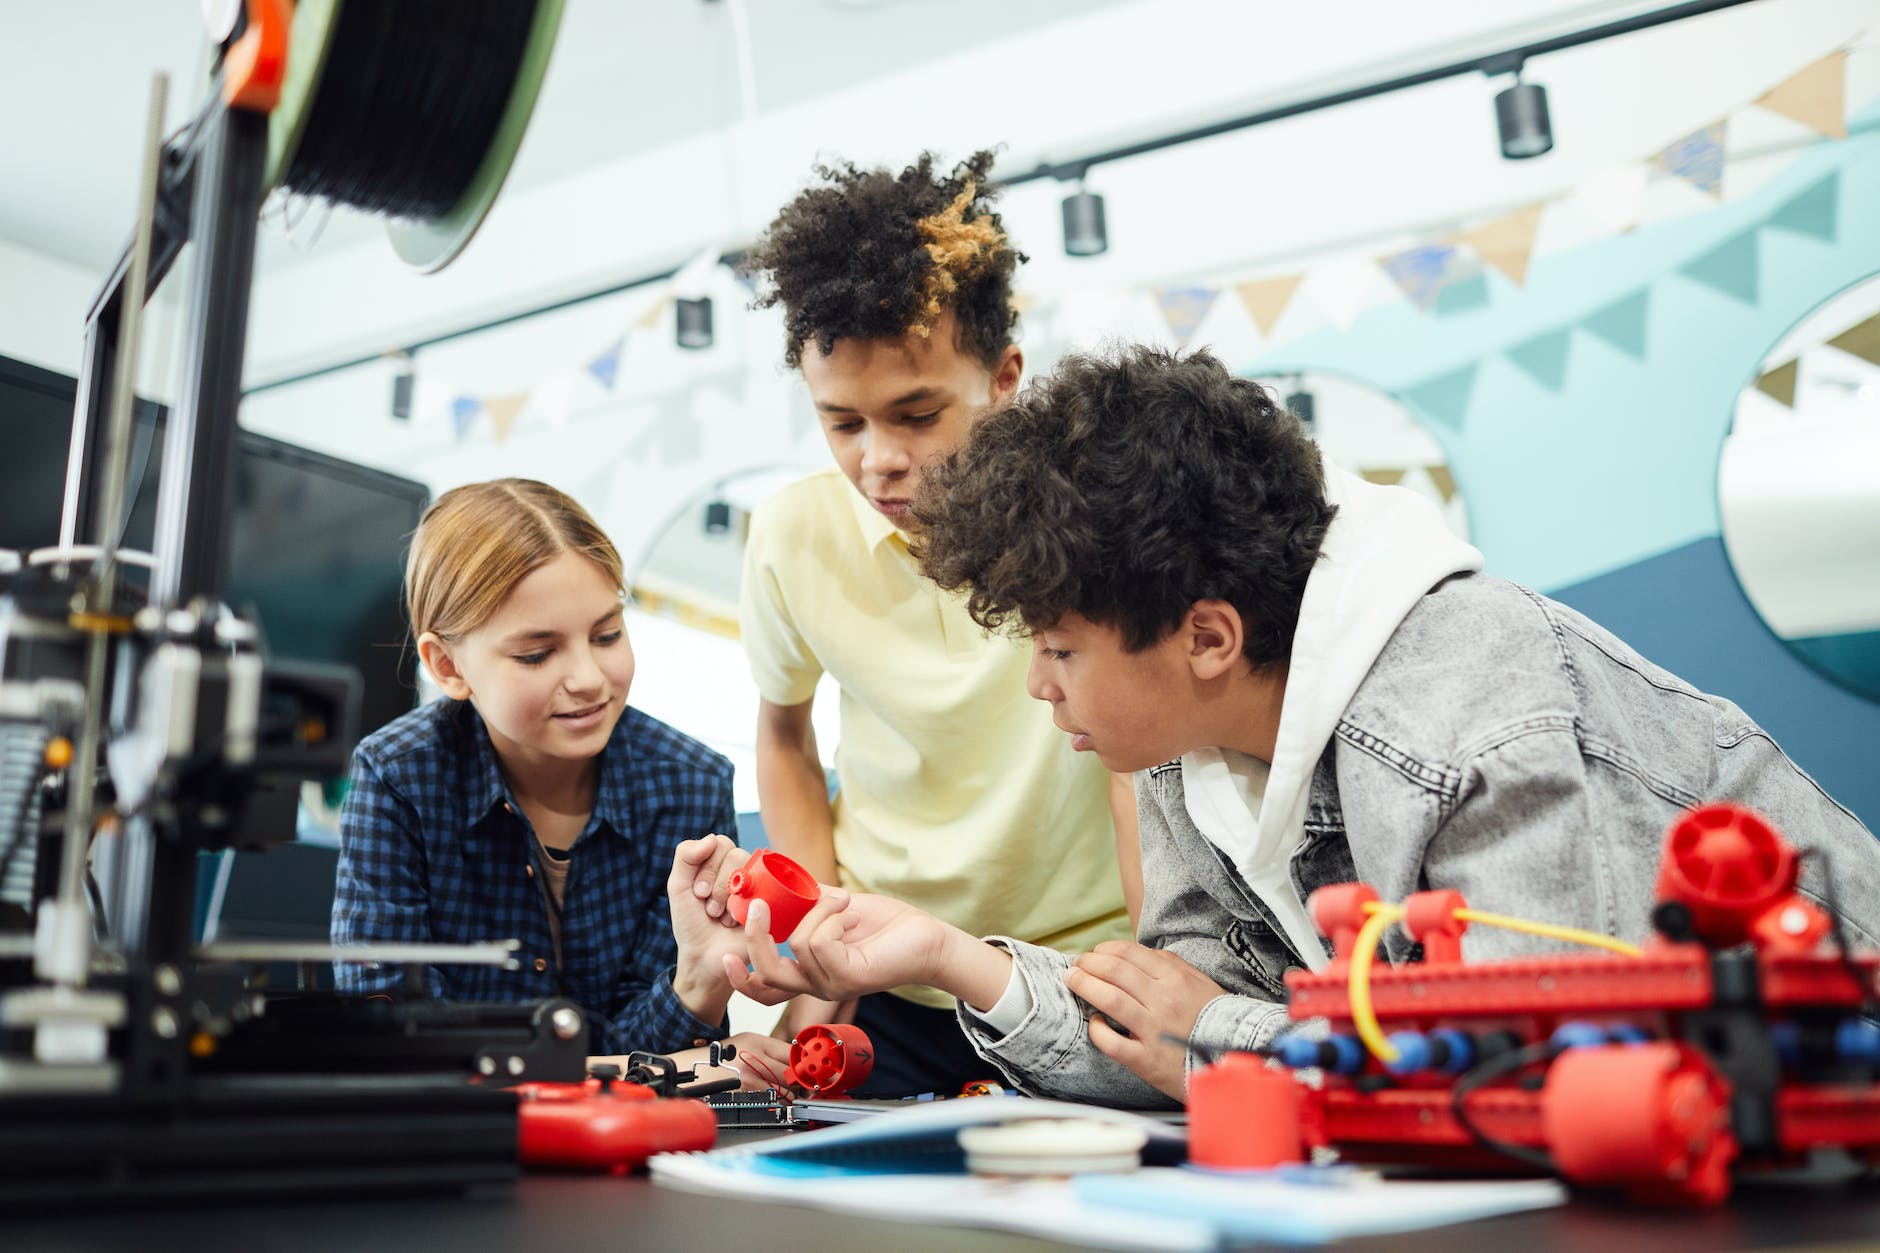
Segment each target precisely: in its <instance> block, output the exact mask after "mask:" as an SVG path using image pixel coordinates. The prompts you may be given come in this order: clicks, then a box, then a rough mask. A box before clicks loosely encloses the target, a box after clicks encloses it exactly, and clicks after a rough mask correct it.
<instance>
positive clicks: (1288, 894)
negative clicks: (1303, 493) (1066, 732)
mask: <svg viewBox="0 0 1880 1253" xmlns="http://www.w3.org/2000/svg"><path fill="white" fill-rule="evenodd" d="M1325 499H1326V500H1327V501H1329V502H1330V503H1332V504H1334V505H1337V506H1338V513H1337V515H1336V516H1334V517H1333V519H1332V522H1331V525H1330V526H1329V527H1328V528H1326V532H1325V540H1324V542H1323V543H1322V544H1321V545H1320V547H1319V560H1318V562H1317V564H1316V565H1314V567H1313V569H1312V574H1311V576H1310V577H1309V578H1307V580H1306V590H1305V597H1304V599H1303V600H1302V601H1301V602H1300V605H1299V629H1298V631H1297V633H1296V634H1295V635H1294V636H1293V650H1292V661H1291V665H1290V667H1289V669H1288V671H1287V676H1286V695H1285V699H1284V701H1283V702H1282V704H1281V706H1280V716H1279V735H1278V738H1277V739H1276V741H1275V742H1274V745H1273V761H1272V763H1271V764H1270V765H1269V764H1268V763H1266V762H1263V761H1261V760H1259V759H1258V758H1256V757H1250V756H1248V755H1247V754H1245V753H1239V752H1235V751H1233V750H1231V749H1219V748H1203V749H1197V750H1195V751H1194V752H1191V753H1185V754H1183V756H1182V759H1181V763H1182V787H1183V790H1184V793H1185V795H1186V798H1187V804H1188V816H1189V817H1190V818H1192V819H1194V823H1195V827H1196V829H1197V830H1199V831H1200V832H1201V833H1202V834H1203V835H1205V836H1206V837H1207V838H1208V841H1209V842H1210V843H1212V844H1213V845H1214V846H1215V847H1216V848H1218V849H1220V850H1221V851H1222V852H1223V853H1225V854H1227V857H1228V859H1229V860H1230V861H1232V862H1233V864H1234V867H1235V869H1237V870H1238V871H1239V872H1240V876H1241V878H1242V879H1244V880H1245V881H1246V883H1247V886H1248V887H1249V888H1250V889H1251V890H1252V891H1253V892H1254V893H1255V894H1256V895H1257V896H1258V897H1259V898H1260V900H1261V901H1263V902H1264V903H1265V904H1266V906H1267V908H1268V909H1270V910H1272V912H1273V915H1274V917H1275V918H1276V919H1277V920H1278V921H1279V922H1280V924H1281V925H1282V926H1283V927H1284V928H1285V930H1286V935H1287V937H1288V938H1289V939H1290V940H1291V941H1292V946H1293V948H1294V949H1295V950H1297V951H1298V952H1299V953H1300V955H1301V956H1303V957H1304V958H1305V960H1306V961H1307V963H1308V964H1310V965H1311V967H1312V968H1313V969H1314V970H1317V969H1321V968H1323V967H1324V965H1325V964H1326V960H1327V959H1326V958H1325V956H1324V949H1323V948H1322V947H1321V945H1320V943H1319V935H1318V928H1316V927H1314V926H1313V925H1312V919H1311V918H1310V916H1308V915H1307V913H1306V908H1305V902H1304V901H1302V900H1301V899H1300V898H1299V894H1298V892H1296V891H1295V890H1294V889H1293V884H1292V874H1291V859H1292V854H1293V850H1294V849H1296V848H1298V847H1299V843H1300V841H1301V840H1302V839H1304V837H1305V820H1306V802H1307V799H1308V796H1309V793H1310V790H1311V786H1312V774H1313V771H1314V770H1316V769H1317V767H1318V763H1319V757H1320V756H1321V755H1322V754H1323V753H1324V751H1325V745H1326V744H1327V743H1328V742H1329V741H1330V740H1331V737H1332V731H1333V729H1334V728H1335V727H1336V726H1337V725H1338V719H1339V718H1340V717H1341V716H1342V715H1343V713H1344V711H1345V706H1347V705H1348V704H1350V703H1351V698H1352V697H1353V696H1354V695H1355V694H1356V693H1357V690H1358V685H1359V684H1360V683H1362V682H1363V681H1364V676H1365V675H1366V674H1368V673H1370V670H1371V663H1373V662H1374V661H1376V660H1377V655H1378V653H1379V652H1381V651H1382V650H1383V648H1384V644H1385V643H1386V642H1387V641H1388V640H1389V639H1390V637H1391V634H1392V633H1393V632H1395V631H1396V629H1397V627H1398V625H1399V624H1400V623H1402V621H1403V619H1404V615H1405V614H1407V613H1409V612H1410V608H1411V606H1413V605H1415V604H1416V603H1417V601H1418V600H1419V599H1420V598H1421V597H1422V596H1423V594H1424V593H1425V592H1427V591H1429V590H1430V589H1431V588H1432V587H1434V586H1436V585H1437V584H1438V583H1440V582H1442V581H1443V580H1444V579H1446V578H1448V577H1449V576H1450V575H1452V574H1459V573H1464V572H1471V571H1476V570H1480V569H1481V568H1482V554H1481V553H1480V552H1479V551H1477V550H1476V549H1475V548H1474V547H1473V546H1472V545H1470V544H1466V543H1464V542H1463V541H1462V540H1460V539H1458V538H1456V536H1455V535H1454V534H1453V533H1452V532H1451V531H1450V530H1449V528H1448V527H1447V526H1446V525H1444V523H1443V520H1442V516H1441V515H1440V514H1439V513H1438V512H1437V510H1436V507H1435V505H1433V504H1432V503H1430V501H1428V500H1426V499H1425V498H1424V497H1422V496H1419V495H1417V494H1416V493H1415V492H1412V491H1409V490H1407V489H1405V488H1401V487H1380V486H1378V485H1377V484H1374V483H1368V482H1366V481H1365V480H1363V479H1361V478H1359V477H1357V476H1356V475H1353V474H1348V473H1346V472H1345V471H1343V470H1339V469H1336V468H1335V467H1333V466H1331V465H1327V466H1326V467H1325Z"/></svg>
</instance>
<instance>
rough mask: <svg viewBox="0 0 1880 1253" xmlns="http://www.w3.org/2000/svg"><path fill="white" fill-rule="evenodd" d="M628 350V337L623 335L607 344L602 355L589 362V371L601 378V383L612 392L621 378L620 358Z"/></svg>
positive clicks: (598, 378)
mask: <svg viewBox="0 0 1880 1253" xmlns="http://www.w3.org/2000/svg"><path fill="white" fill-rule="evenodd" d="M626 350H627V337H626V336H625V335H622V336H621V337H620V338H619V339H616V340H615V341H614V342H613V343H611V344H609V345H607V348H606V350H605V351H604V352H602V353H601V355H600V356H598V357H596V358H594V359H593V360H592V361H590V362H588V363H587V372H588V373H589V374H592V375H593V376H594V377H595V378H596V379H597V380H599V381H600V385H601V386H602V387H605V388H606V389H607V390H608V391H610V392H611V391H612V390H614V384H615V383H616V382H617V381H618V380H619V377H620V358H621V355H622V354H623V353H625V352H626Z"/></svg>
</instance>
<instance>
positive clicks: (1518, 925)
mask: <svg viewBox="0 0 1880 1253" xmlns="http://www.w3.org/2000/svg"><path fill="white" fill-rule="evenodd" d="M1364 912H1365V913H1366V914H1367V915H1369V916H1368V917H1367V918H1365V920H1364V925H1363V926H1362V927H1360V928H1359V929H1358V940H1357V943H1356V944H1355V945H1353V946H1352V950H1351V976H1350V988H1351V1025H1352V1027H1353V1028H1354V1029H1355V1030H1356V1031H1357V1033H1358V1038H1359V1039H1360V1040H1363V1041H1364V1045H1365V1047H1366V1048H1368V1049H1370V1050H1371V1053H1372V1055H1373V1056H1375V1057H1376V1058H1377V1059H1378V1060H1379V1061H1381V1062H1383V1063H1384V1064H1385V1065H1389V1064H1390V1063H1391V1062H1394V1061H1396V1060H1397V1057H1398V1053H1397V1048H1396V1046H1395V1045H1393V1044H1392V1043H1391V1042H1390V1041H1389V1040H1388V1039H1386V1038H1385V1036H1384V1029H1383V1028H1382V1027H1381V1026H1379V1025H1378V1021H1377V1011H1376V1010H1375V1009H1374V1008H1373V1007H1372V1005H1371V963H1372V962H1373V961H1375V960H1376V959H1377V944H1378V941H1379V939H1381V938H1382V937H1383V934H1384V928H1386V927H1388V926H1390V925H1391V924H1392V923H1393V922H1397V921H1399V920H1401V919H1402V918H1403V916H1404V912H1405V911H1404V907H1403V906H1401V905H1387V904H1385V903H1384V902H1383V901H1366V902H1365V903H1364ZM1455 917H1457V918H1459V919H1461V920H1462V921H1463V922H1474V923H1480V924H1481V925H1483V926H1485V927H1501V928H1503V929H1504V930H1508V931H1520V932H1523V933H1524V934H1527V935H1538V936H1541V937H1543V938H1546V939H1549V940H1564V941H1566V942H1567V943H1569V944H1585V945H1589V946H1591V947H1593V948H1603V949H1608V950H1610V951H1612V952H1614V953H1620V954H1623V955H1624V956H1627V957H1637V956H1638V955H1639V950H1638V948H1637V947H1636V946H1635V945H1631V944H1627V943H1626V942H1625V941H1624V940H1615V939H1613V938H1612V937H1611V936H1609V935H1601V934H1600V933H1599V932H1597V931H1582V930H1580V929H1579V928H1578V927H1559V926H1555V925H1554V924H1553V923H1550V922H1530V921H1529V920H1527V919H1525V918H1512V917H1509V916H1508V915H1507V914H1491V913H1487V912H1485V911H1483V910H1479V909H1458V910H1457V911H1456V912H1455Z"/></svg>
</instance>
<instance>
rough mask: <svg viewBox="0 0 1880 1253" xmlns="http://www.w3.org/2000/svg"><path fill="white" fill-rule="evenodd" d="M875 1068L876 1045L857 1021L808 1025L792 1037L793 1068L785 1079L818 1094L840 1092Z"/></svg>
mask: <svg viewBox="0 0 1880 1253" xmlns="http://www.w3.org/2000/svg"><path fill="white" fill-rule="evenodd" d="M874 1069H875V1046H874V1045H873V1044H871V1043H870V1042H869V1039H868V1033H867V1032H866V1031H863V1030H862V1029H861V1028H860V1027H858V1026H856V1025H855V1024H854V1023H831V1024H827V1025H820V1024H819V1025H817V1026H814V1027H805V1028H803V1029H802V1030H801V1031H799V1032H797V1033H796V1039H794V1040H792V1041H790V1068H789V1069H788V1070H786V1071H785V1072H784V1079H785V1080H786V1081H787V1082H788V1083H789V1084H790V1085H791V1086H792V1087H797V1088H806V1089H808V1090H809V1091H811V1092H813V1093H815V1094H816V1095H818V1096H839V1095H841V1094H842V1093H844V1092H847V1091H849V1090H850V1089H851V1088H854V1087H855V1086H857V1085H858V1084H860V1083H861V1082H862V1081H863V1080H864V1079H866V1078H868V1076H869V1075H870V1074H871V1073H872V1072H873V1071H874Z"/></svg>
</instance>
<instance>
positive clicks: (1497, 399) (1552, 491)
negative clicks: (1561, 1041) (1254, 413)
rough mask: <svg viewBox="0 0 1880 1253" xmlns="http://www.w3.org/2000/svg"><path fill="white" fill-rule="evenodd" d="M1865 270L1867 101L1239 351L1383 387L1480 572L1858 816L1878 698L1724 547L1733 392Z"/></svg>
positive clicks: (1872, 208) (1879, 185)
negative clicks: (1813, 126) (1746, 582)
mask: <svg viewBox="0 0 1880 1253" xmlns="http://www.w3.org/2000/svg"><path fill="white" fill-rule="evenodd" d="M1876 272H1880V109H1872V110H1869V111H1868V112H1867V113H1865V114H1863V115H1862V116H1860V117H1858V118H1855V119H1851V120H1850V126H1849V137H1848V138H1847V139H1846V140H1844V141H1839V142H1827V141H1823V142H1821V143H1819V144H1817V145H1815V146H1813V147H1812V148H1809V149H1807V150H1806V151H1804V152H1802V153H1801V154H1800V155H1799V156H1798V157H1797V158H1796V159H1795V160H1794V161H1793V162H1792V163H1791V164H1790V165H1789V167H1788V168H1787V169H1785V170H1783V171H1782V172H1781V173H1780V174H1779V175H1778V176H1777V177H1775V178H1774V179H1772V180H1771V181H1770V182H1769V183H1768V184H1767V185H1765V186H1764V187H1762V188H1761V189H1760V190H1759V191H1758V192H1757V193H1756V194H1755V195H1754V196H1751V197H1749V198H1747V199H1745V200H1742V201H1738V202H1736V203H1733V204H1726V205H1721V206H1719V207H1718V208H1716V209H1714V210H1710V211H1707V212H1702V213H1697V214H1693V215H1691V216H1689V217H1686V218H1682V219H1678V220H1675V221H1668V222H1664V223H1661V224H1658V225H1655V226H1651V227H1647V228H1645V229H1642V230H1639V231H1637V232H1635V233H1633V234H1630V235H1623V236H1619V237H1616V238H1613V239H1610V240H1606V241H1602V242H1600V243H1596V244H1591V245H1587V246H1585V247H1581V248H1576V249H1573V250H1571V251H1569V252H1562V253H1557V254H1552V255H1543V256H1539V257H1536V258H1535V259H1534V262H1533V264H1532V265H1531V266H1530V268H1529V270H1528V275H1527V282H1526V285H1525V286H1524V287H1517V286H1515V285H1514V284H1513V283H1512V282H1509V281H1508V280H1506V279H1505V278H1503V277H1502V276H1501V275H1500V274H1498V273H1495V272H1492V271H1491V272H1489V273H1487V274H1485V275H1484V276H1482V277H1481V278H1477V279H1472V280H1469V281H1467V282H1465V283H1460V284H1457V285H1456V286H1453V287H1451V288H1450V289H1448V290H1447V291H1445V292H1444V293H1443V297H1442V298H1441V299H1440V300H1439V301H1438V304H1437V307H1436V309H1435V310H1434V311H1432V312H1430V313H1422V312H1419V311H1417V310H1416V309H1415V308H1414V307H1412V306H1411V305H1409V304H1408V303H1407V302H1404V303H1399V304H1396V305H1392V306H1389V307H1386V308H1381V309H1378V310H1375V311H1373V312H1371V313H1369V314H1367V315H1365V316H1364V317H1362V318H1360V319H1359V320H1358V321H1357V323H1355V324H1354V325H1353V327H1352V328H1351V329H1350V330H1349V331H1344V332H1338V331H1334V330H1330V329H1327V330H1325V331H1321V332H1318V333H1316V334H1314V335H1311V336H1308V337H1305V338H1302V339H1300V340H1295V341H1292V342H1289V343H1287V344H1285V345H1283V346H1282V347H1281V348H1280V349H1279V350H1276V351H1274V352H1271V353H1268V354H1265V355H1262V356H1260V357H1257V358H1255V359H1252V360H1249V361H1245V362H1241V363H1239V364H1240V366H1241V369H1242V372H1244V373H1250V374H1251V373H1262V374H1264V373H1278V372H1283V371H1288V370H1321V371H1328V372H1333V373H1338V374H1343V375H1346V376H1349V377H1352V378H1357V379H1362V380H1365V381H1367V382H1370V383H1372V384H1375V385H1376V386H1378V387H1381V388H1383V389H1385V390H1386V391H1390V392H1393V393H1395V394H1396V395H1397V396H1398V397H1399V398H1400V399H1402V400H1403V401H1404V403H1405V404H1406V405H1407V406H1408V407H1409V408H1410V410H1411V411H1412V413H1414V414H1415V415H1416V416H1417V417H1418V419H1419V420H1420V421H1422V422H1423V424H1424V425H1425V426H1426V427H1427V428H1428V429H1429V430H1430V432H1431V434H1432V435H1434V436H1435V437H1436V439H1437V441H1438V442H1439V443H1440V444H1441V445H1442V446H1443V449H1444V452H1445V454H1446V456H1447V457H1448V459H1449V465H1450V468H1451V471H1452V472H1453V473H1454V475H1455V478H1456V482H1457V485H1458V487H1459V488H1460V490H1461V492H1462V496H1463V499H1464V500H1465V501H1466V502H1467V505H1468V510H1469V524H1470V530H1471V535H1472V537H1473V538H1474V540H1475V542H1476V544H1477V545H1478V546H1480V547H1481V549H1482V551H1483V553H1484V554H1485V556H1486V557H1487V559H1488V569H1489V571H1490V572H1491V573H1494V574H1498V575H1501V576H1503V577H1504V578H1510V579H1515V580H1517V581H1519V582H1522V583H1525V584H1528V585H1529V586H1532V587H1535V588H1538V589H1540V590H1542V591H1546V592H1549V593H1551V594H1554V595H1557V596H1559V597H1560V598H1561V599H1563V600H1565V601H1567V602H1568V603H1570V604H1574V605H1575V606H1576V607H1578V608H1580V609H1582V611H1583V612H1586V613H1587V614H1588V615H1589V616H1591V617H1593V618H1596V619H1598V620H1599V621H1601V622H1602V623H1604V624H1605V625H1606V626H1608V627H1609V628H1610V629H1612V630H1613V631H1615V632H1616V633H1617V634H1619V635H1621V636H1623V637H1625V638H1626V639H1628V640H1629V641H1630V642H1631V643H1633V644H1634V646H1636V647H1638V648H1639V649H1640V651H1641V652H1643V653H1644V654H1645V655H1646V656H1648V657H1650V658H1652V659H1653V660H1654V661H1656V662H1658V663H1659V664H1660V665H1663V666H1665V667H1666V668H1667V669H1670V670H1672V671H1674V672H1677V673H1679V674H1682V675H1683V676H1684V677H1686V678H1687V679H1689V680H1690V681H1691V682H1693V683H1695V684H1697V685H1698V686H1699V687H1702V688H1704V689H1706V690H1708V691H1712V692H1715V693H1717V694H1719V695H1722V696H1726V697H1728V698H1730V699H1731V700H1734V701H1736V702H1737V703H1738V704H1740V705H1742V706H1743V707H1744V708H1745V709H1746V710H1748V711H1749V713H1750V714H1751V716H1753V717H1755V718H1756V719H1757V720H1758V721H1759V722H1761V723H1763V725H1764V726H1765V727H1767V728H1768V729H1769V730H1770V731H1771V733H1772V734H1774V735H1775V736H1776V738H1777V739H1778V740H1779V741H1780V742H1781V743H1782V744H1783V746H1784V747H1785V748H1787V749H1788V750H1789V752H1790V755H1791V756H1793V757H1794V758H1795V759H1796V760H1797V761H1798V762H1800V763H1801V764H1802V766H1803V767H1804V768H1806V769H1807V770H1809V771H1810V772H1811V773H1812V774H1814V775H1815V777H1816V778H1817V779H1819V780H1820V781H1821V783H1822V784H1823V785H1824V786H1825V787H1826V788H1827V789H1828V790H1829V791H1830V792H1831V793H1833V794H1834V795H1835V796H1836V797H1837V799H1839V800H1840V801H1841V802H1842V803H1843V804H1845V805H1847V806H1848V807H1849V808H1851V809H1853V810H1854V811H1855V812H1856V813H1857V814H1859V815H1860V816H1861V817H1862V819H1863V820H1864V821H1866V822H1867V824H1868V826H1870V827H1873V826H1875V825H1877V824H1880V705H1877V704H1875V703H1874V702H1872V701H1868V700H1865V699H1863V698H1860V697H1857V696H1854V695H1852V694H1850V693H1847V692H1845V691H1843V690H1841V689H1840V688H1837V687H1835V686H1834V685H1832V684H1830V683H1829V682H1828V681H1826V680H1825V679H1823V678H1821V677H1820V676H1819V675H1817V674H1816V673H1815V672H1814V671H1813V670H1811V669H1809V668H1808V667H1807V666H1805V665H1803V664H1802V663H1801V662H1799V661H1797V660H1796V659H1795V658H1794V657H1792V656H1791V655H1790V654H1789V653H1788V652H1787V651H1786V650H1785V649H1784V648H1783V647H1782V646H1781V645H1780V644H1778V643H1777V642H1776V641H1775V640H1774V638H1773V636H1771V635H1770V634H1769V632H1768V631H1767V629H1766V628H1764V627H1763V626H1762V624H1761V620H1760V619H1759V618H1757V617H1756V616H1755V614H1754V612H1753V610H1751V609H1750V607H1749V605H1748V603H1747V602H1746V601H1745V600H1744V599H1743V596H1742V593H1741V592H1740V590H1738V588H1737V586H1736V582H1735V579H1734V576H1733V575H1732V574H1731V573H1730V570H1729V567H1728V562H1727V560H1726V559H1725V557H1724V554H1723V548H1722V542H1721V539H1720V538H1719V537H1720V535H1721V526H1720V523H1719V517H1718V505H1717V462H1718V457H1719V455H1720V453H1721V450H1722V445H1723V438H1724V434H1725V433H1726V431H1727V430H1728V428H1729V425H1730V421H1731V418H1732V415H1733V413H1734V411H1735V404H1736V397H1737V393H1738V392H1739V391H1740V390H1741V389H1742V387H1743V386H1744V384H1745V383H1746V382H1747V381H1748V380H1749V379H1750V377H1751V376H1752V375H1753V374H1754V373H1755V371H1756V368H1757V366H1758V365H1759V364H1760V363H1761V361H1762V358H1763V356H1764V355H1765V354H1766V353H1767V352H1768V351H1769V350H1770V349H1771V348H1772V347H1774V345H1775V343H1776V341H1777V340H1778V339H1779V338H1781V336H1782V335H1783V333H1784V332H1786V331H1787V330H1788V329H1789V328H1790V327H1791V326H1792V325H1793V324H1794V323H1795V322H1797V321H1799V320H1800V319H1801V318H1802V316H1803V315H1805V314H1806V313H1808V312H1809V311H1810V310H1811V309H1813V308H1814V307H1815V306H1817V305H1819V304H1820V303H1821V302H1823V301H1824V300H1826V299H1827V298H1828V297H1830V296H1832V295H1834V294H1835V293H1836V292H1838V291H1840V290H1841V289H1842V288H1844V287H1847V286H1849V285H1850V284H1852V283H1855V282H1857V281H1859V280H1860V279H1863V278H1865V277H1867V276H1868V275H1871V274H1874V273H1876Z"/></svg>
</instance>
